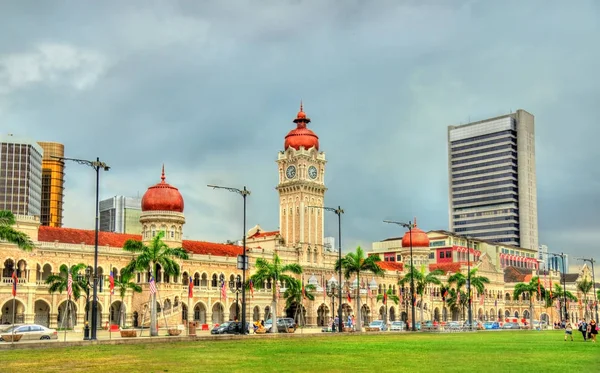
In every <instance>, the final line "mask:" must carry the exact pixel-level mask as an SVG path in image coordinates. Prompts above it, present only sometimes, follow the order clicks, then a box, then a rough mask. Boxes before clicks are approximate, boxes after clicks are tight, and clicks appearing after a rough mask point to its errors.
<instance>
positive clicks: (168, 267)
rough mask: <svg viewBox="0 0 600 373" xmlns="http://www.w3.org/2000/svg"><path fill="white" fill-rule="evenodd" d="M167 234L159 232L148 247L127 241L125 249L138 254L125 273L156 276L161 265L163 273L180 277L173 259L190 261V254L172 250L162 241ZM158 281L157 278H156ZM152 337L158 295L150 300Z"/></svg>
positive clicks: (139, 242)
mask: <svg viewBox="0 0 600 373" xmlns="http://www.w3.org/2000/svg"><path fill="white" fill-rule="evenodd" d="M164 235H165V232H163V231H161V232H159V233H158V234H157V235H156V237H154V238H153V239H152V241H151V242H150V243H149V245H148V246H146V245H144V244H143V243H142V242H141V241H136V240H127V241H126V242H125V245H124V246H123V249H124V250H125V251H129V252H132V253H135V254H137V257H135V258H133V259H132V260H131V262H130V263H129V264H128V265H127V266H126V267H125V271H124V272H125V273H131V274H133V273H134V272H135V271H150V275H151V276H156V269H157V265H158V264H160V266H161V268H162V270H163V273H165V274H168V275H171V276H179V270H180V268H179V264H177V262H176V261H175V260H173V258H178V259H188V258H189V255H188V253H187V252H186V251H185V250H184V249H182V248H180V247H178V248H170V247H169V246H167V244H165V243H164V242H163V241H162V238H163V237H164ZM155 281H156V278H155ZM150 303H151V304H150V335H152V336H157V335H158V329H157V325H156V293H153V294H152V297H151V300H150Z"/></svg>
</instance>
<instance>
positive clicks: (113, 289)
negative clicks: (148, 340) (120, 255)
mask: <svg viewBox="0 0 600 373" xmlns="http://www.w3.org/2000/svg"><path fill="white" fill-rule="evenodd" d="M112 272H113V266H112V263H111V265H110V272H109V274H110V275H112V281H111V283H110V284H109V285H108V286H109V287H110V291H109V296H108V339H109V340H111V339H112V325H111V322H110V309H111V308H112V296H113V293H114V291H115V288H114V283H115V282H114V281H115V274H114V273H112ZM104 299H106V298H104ZM121 306H123V302H121ZM119 314H120V311H119ZM120 317H121V316H120V315H119V321H120Z"/></svg>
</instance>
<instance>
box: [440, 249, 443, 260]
mask: <svg viewBox="0 0 600 373" xmlns="http://www.w3.org/2000/svg"><path fill="white" fill-rule="evenodd" d="M440 259H444V252H443V251H440Z"/></svg>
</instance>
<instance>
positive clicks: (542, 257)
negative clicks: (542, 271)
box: [538, 245, 548, 267]
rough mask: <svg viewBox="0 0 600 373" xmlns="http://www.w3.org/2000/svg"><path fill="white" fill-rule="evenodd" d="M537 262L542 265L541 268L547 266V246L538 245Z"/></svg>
mask: <svg viewBox="0 0 600 373" xmlns="http://www.w3.org/2000/svg"><path fill="white" fill-rule="evenodd" d="M538 260H539V261H540V262H542V263H543V266H544V267H545V266H547V264H548V246H546V245H540V246H539V247H538Z"/></svg>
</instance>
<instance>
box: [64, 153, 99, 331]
mask: <svg viewBox="0 0 600 373" xmlns="http://www.w3.org/2000/svg"><path fill="white" fill-rule="evenodd" d="M53 158H56V159H59V160H61V161H62V162H64V161H71V162H75V163H79V164H81V165H84V166H89V167H91V168H93V169H94V170H95V171H96V223H95V234H94V285H93V292H92V328H91V329H92V333H91V336H90V340H91V341H95V340H96V339H97V338H96V331H97V329H98V315H97V312H96V311H97V309H98V299H97V298H98V230H99V214H100V213H99V211H98V208H99V199H100V196H99V193H100V169H103V170H104V171H108V170H110V167H109V166H108V165H107V164H106V163H104V162H100V158H96V160H95V161H88V160H85V159H77V158H65V157H55V156H53Z"/></svg>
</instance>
